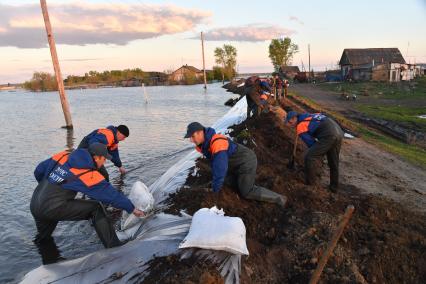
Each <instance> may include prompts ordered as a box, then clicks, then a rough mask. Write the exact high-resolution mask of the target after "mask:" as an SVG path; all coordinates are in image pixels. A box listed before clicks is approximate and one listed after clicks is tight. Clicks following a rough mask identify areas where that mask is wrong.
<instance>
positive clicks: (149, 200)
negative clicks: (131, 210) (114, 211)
mask: <svg viewBox="0 0 426 284" xmlns="http://www.w3.org/2000/svg"><path fill="white" fill-rule="evenodd" d="M128 198H129V199H130V201H132V203H133V205H134V206H135V208H137V209H139V210H142V211H143V212H145V214H147V213H148V212H149V211H151V210H152V209H153V208H154V197H153V196H152V193H151V192H150V191H149V189H148V187H147V186H146V185H145V184H144V183H143V182H141V181H137V182H135V184H134V185H133V187H132V190H131V191H130V194H129V196H128ZM142 218H143V217H142ZM140 219H141V218H138V217H136V216H135V215H133V214H128V213H127V212H123V218H122V224H121V229H122V230H125V229H128V228H131V227H132V226H134V225H135V224H137V223H138V221H140Z"/></svg>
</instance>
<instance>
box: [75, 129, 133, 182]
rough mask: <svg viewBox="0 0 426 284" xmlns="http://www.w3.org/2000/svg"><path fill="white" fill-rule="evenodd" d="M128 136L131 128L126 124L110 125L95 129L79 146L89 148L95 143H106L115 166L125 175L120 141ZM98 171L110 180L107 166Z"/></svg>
mask: <svg viewBox="0 0 426 284" xmlns="http://www.w3.org/2000/svg"><path fill="white" fill-rule="evenodd" d="M127 137H129V128H128V127H127V126H126V125H119V126H117V127H116V126H112V125H110V126H108V127H107V128H99V129H96V130H93V131H92V132H91V133H89V134H88V135H87V136H85V137H84V138H83V140H81V142H80V144H79V145H78V148H79V149H80V148H83V149H87V148H89V146H90V145H91V144H93V143H102V144H104V145H106V146H107V149H108V153H109V154H110V155H111V157H112V158H111V161H112V162H113V163H114V166H116V167H117V168H118V170H119V171H120V174H122V175H124V174H125V173H126V170H125V169H124V167H123V164H122V162H121V159H120V153H119V152H118V143H119V142H120V141H124V140H125V139H126V138H127ZM98 171H99V172H100V173H101V175H103V176H104V178H105V179H106V181H109V174H108V171H107V170H106V168H105V166H102V167H100V168H99V169H98Z"/></svg>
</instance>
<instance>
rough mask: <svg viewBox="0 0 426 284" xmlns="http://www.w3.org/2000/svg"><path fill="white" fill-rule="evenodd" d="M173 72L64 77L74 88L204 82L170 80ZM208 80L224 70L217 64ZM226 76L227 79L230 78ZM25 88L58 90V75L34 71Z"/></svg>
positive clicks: (219, 76) (219, 77)
mask: <svg viewBox="0 0 426 284" xmlns="http://www.w3.org/2000/svg"><path fill="white" fill-rule="evenodd" d="M170 73H171V72H170V71H169V72H145V71H142V69H140V68H135V69H125V70H110V71H103V72H98V71H89V72H88V73H85V74H84V76H76V75H69V76H67V77H66V78H65V79H64V85H65V86H66V87H69V88H72V87H74V86H75V87H77V86H83V85H90V86H138V85H140V84H141V83H144V84H145V85H172V84H188V85H191V84H198V83H202V81H203V80H202V78H201V79H200V78H195V77H192V76H186V77H185V78H184V80H183V81H182V82H173V81H170V80H169V79H168V78H169V74H170ZM206 77H207V81H213V80H222V70H221V68H220V67H218V66H215V67H213V70H210V71H207V72H206ZM229 79H230V78H228V76H225V80H229ZM23 87H24V88H25V89H28V90H31V91H38V92H40V91H41V92H46V91H56V90H58V84H57V82H56V77H55V75H53V74H50V73H47V72H34V74H33V77H32V78H31V80H29V81H26V82H25V83H24V84H23Z"/></svg>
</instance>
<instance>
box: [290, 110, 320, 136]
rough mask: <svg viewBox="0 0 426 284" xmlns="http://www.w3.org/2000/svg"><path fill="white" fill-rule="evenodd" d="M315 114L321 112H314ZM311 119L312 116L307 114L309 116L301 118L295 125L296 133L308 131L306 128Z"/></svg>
mask: <svg viewBox="0 0 426 284" xmlns="http://www.w3.org/2000/svg"><path fill="white" fill-rule="evenodd" d="M315 114H321V113H314V115H315ZM311 120H312V116H309V117H307V118H305V119H304V120H302V121H301V122H299V123H298V124H297V127H296V133H297V135H300V134H302V133H305V132H308V130H309V123H311Z"/></svg>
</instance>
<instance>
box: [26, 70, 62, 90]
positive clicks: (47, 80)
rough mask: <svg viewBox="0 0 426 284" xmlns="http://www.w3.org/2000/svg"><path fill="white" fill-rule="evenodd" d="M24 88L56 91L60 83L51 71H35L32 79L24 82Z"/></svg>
mask: <svg viewBox="0 0 426 284" xmlns="http://www.w3.org/2000/svg"><path fill="white" fill-rule="evenodd" d="M24 88H25V89H28V90H31V91H37V92H40V91H41V92H47V91H56V90H58V83H57V82H56V77H55V76H54V75H52V74H50V73H47V72H34V74H33V77H32V78H31V80H30V81H26V82H25V83H24Z"/></svg>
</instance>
